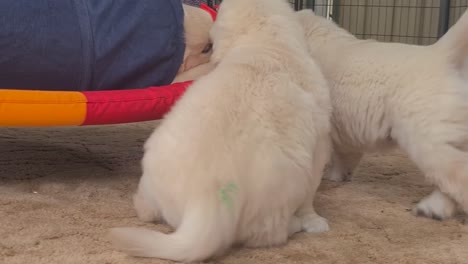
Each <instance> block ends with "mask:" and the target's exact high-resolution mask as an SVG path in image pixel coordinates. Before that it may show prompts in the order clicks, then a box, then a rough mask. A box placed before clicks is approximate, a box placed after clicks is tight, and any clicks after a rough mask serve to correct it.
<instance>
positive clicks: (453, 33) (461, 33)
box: [435, 10, 468, 67]
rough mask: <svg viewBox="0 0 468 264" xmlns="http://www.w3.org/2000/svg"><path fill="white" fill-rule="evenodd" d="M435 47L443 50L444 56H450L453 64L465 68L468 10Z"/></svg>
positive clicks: (467, 47) (467, 53)
mask: <svg viewBox="0 0 468 264" xmlns="http://www.w3.org/2000/svg"><path fill="white" fill-rule="evenodd" d="M435 46H436V47H438V48H441V49H443V53H444V54H450V55H449V56H450V60H451V62H453V63H454V64H455V65H456V66H457V67H461V66H463V63H464V62H465V61H466V58H467V57H468V10H467V11H465V13H464V14H463V15H462V16H461V17H460V19H459V20H458V22H457V23H456V24H455V25H453V26H452V27H451V28H450V29H449V31H448V32H447V33H446V34H445V35H444V36H443V37H442V38H441V39H440V40H439V41H438V42H437V43H436V44H435Z"/></svg>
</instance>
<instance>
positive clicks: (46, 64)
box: [0, 0, 185, 91]
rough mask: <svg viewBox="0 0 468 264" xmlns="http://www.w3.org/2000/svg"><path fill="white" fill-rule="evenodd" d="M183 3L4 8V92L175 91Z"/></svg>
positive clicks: (3, 4) (62, 2)
mask: <svg viewBox="0 0 468 264" xmlns="http://www.w3.org/2000/svg"><path fill="white" fill-rule="evenodd" d="M183 18H184V14H183V8H182V2H181V1H180V0H112V1H110V0H1V1H0V89H1V88H12V89H34V90H74V91H84V90H114V89H131V88H142V87H147V86H159V85H165V84H169V83H170V82H171V81H172V80H173V79H174V77H175V75H176V74H177V71H178V69H179V67H180V65H181V64H182V60H183V54H184V50H185V44H184V34H183V30H184V28H183Z"/></svg>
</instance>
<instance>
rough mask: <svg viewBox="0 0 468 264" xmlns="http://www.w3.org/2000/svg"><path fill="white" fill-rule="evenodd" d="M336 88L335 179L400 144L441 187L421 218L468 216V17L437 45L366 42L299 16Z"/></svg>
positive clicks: (422, 207) (421, 207)
mask: <svg viewBox="0 0 468 264" xmlns="http://www.w3.org/2000/svg"><path fill="white" fill-rule="evenodd" d="M297 17H299V18H300V20H301V21H302V24H303V25H304V26H305V28H306V32H307V33H306V34H307V39H308V43H309V51H310V53H311V54H312V55H313V57H314V58H315V59H317V61H318V63H319V65H320V66H321V68H322V70H323V72H324V74H325V76H326V78H327V79H328V81H329V85H330V89H331V100H332V106H333V113H332V138H333V142H334V148H335V151H334V154H333V158H332V160H333V166H332V168H331V170H330V174H328V176H327V177H328V178H330V179H332V180H343V179H346V178H350V176H351V174H352V172H353V170H354V169H355V167H356V166H357V164H358V163H359V161H360V159H361V157H362V155H363V153H364V152H369V151H376V150H382V149H385V148H387V147H392V146H395V145H398V146H400V147H401V148H402V149H404V150H405V151H406V153H407V154H408V155H409V157H410V158H411V159H412V160H413V161H414V162H415V163H416V164H417V166H418V167H419V168H420V169H421V170H422V171H423V172H424V173H425V175H426V178H427V179H428V180H430V181H431V182H432V183H434V184H435V186H437V189H436V190H435V191H434V192H433V193H432V194H431V195H430V196H428V197H426V198H425V199H423V200H422V201H421V202H420V203H419V204H418V205H417V206H416V208H415V210H414V212H415V213H417V214H419V215H424V216H427V217H432V218H434V219H445V218H448V217H451V216H452V215H453V214H454V212H455V209H456V206H455V203H454V201H457V202H458V203H459V204H461V205H462V207H463V209H464V210H465V212H468V153H467V151H468V145H467V143H468V79H467V75H466V73H467V66H468V65H467V62H468V12H467V13H465V14H464V16H463V17H462V18H461V19H460V21H459V22H458V23H457V24H456V25H455V26H454V27H453V28H452V29H451V30H450V31H449V32H448V33H447V34H446V35H445V36H444V37H443V38H442V39H441V40H439V41H438V42H437V43H436V44H434V45H432V46H426V47H422V46H413V45H406V44H397V43H381V42H376V41H371V40H359V39H357V38H355V37H354V36H353V35H351V34H350V33H348V32H347V31H345V30H344V29H342V28H339V27H338V26H337V25H336V24H335V23H333V22H332V21H330V20H327V19H325V18H323V17H320V16H316V15H314V13H313V12H312V11H310V10H304V11H300V12H298V13H297Z"/></svg>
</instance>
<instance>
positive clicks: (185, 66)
mask: <svg viewBox="0 0 468 264" xmlns="http://www.w3.org/2000/svg"><path fill="white" fill-rule="evenodd" d="M183 8H184V31H185V52H184V61H183V63H182V65H181V66H180V69H179V73H178V75H177V76H176V79H177V80H178V81H186V80H190V79H187V78H198V77H200V76H201V74H202V75H204V74H205V73H206V72H203V71H202V72H200V69H197V68H200V67H201V69H203V67H204V66H202V65H203V64H207V63H208V62H209V60H210V57H211V54H212V49H211V48H210V47H211V46H212V42H211V39H210V30H211V27H212V26H213V19H212V18H211V16H210V15H209V14H208V12H206V11H205V10H203V9H201V8H198V7H193V6H190V5H185V4H184V5H183ZM192 80H193V79H192Z"/></svg>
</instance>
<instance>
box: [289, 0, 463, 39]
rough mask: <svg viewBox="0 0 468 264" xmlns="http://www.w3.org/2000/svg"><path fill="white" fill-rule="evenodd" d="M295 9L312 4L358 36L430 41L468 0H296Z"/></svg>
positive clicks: (319, 11) (439, 33)
mask: <svg viewBox="0 0 468 264" xmlns="http://www.w3.org/2000/svg"><path fill="white" fill-rule="evenodd" d="M290 2H291V4H292V5H293V6H294V8H295V9H296V10H299V9H302V8H312V9H314V10H315V12H316V13H317V14H319V15H322V16H325V17H328V18H330V19H333V20H334V21H335V22H337V23H338V24H339V25H340V26H342V27H343V28H345V29H347V30H348V31H350V32H351V33H353V34H354V35H356V36H357V37H358V38H362V39H367V38H373V39H377V40H380V41H387V42H403V43H409V44H418V45H428V44H432V43H434V42H435V41H437V39H438V38H439V37H440V36H442V35H443V34H444V33H445V32H447V30H448V29H449V28H450V27H451V26H452V25H453V24H454V23H456V21H457V20H458V19H459V18H460V16H461V15H462V14H463V13H464V12H465V10H466V9H467V8H468V0H295V1H290Z"/></svg>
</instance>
